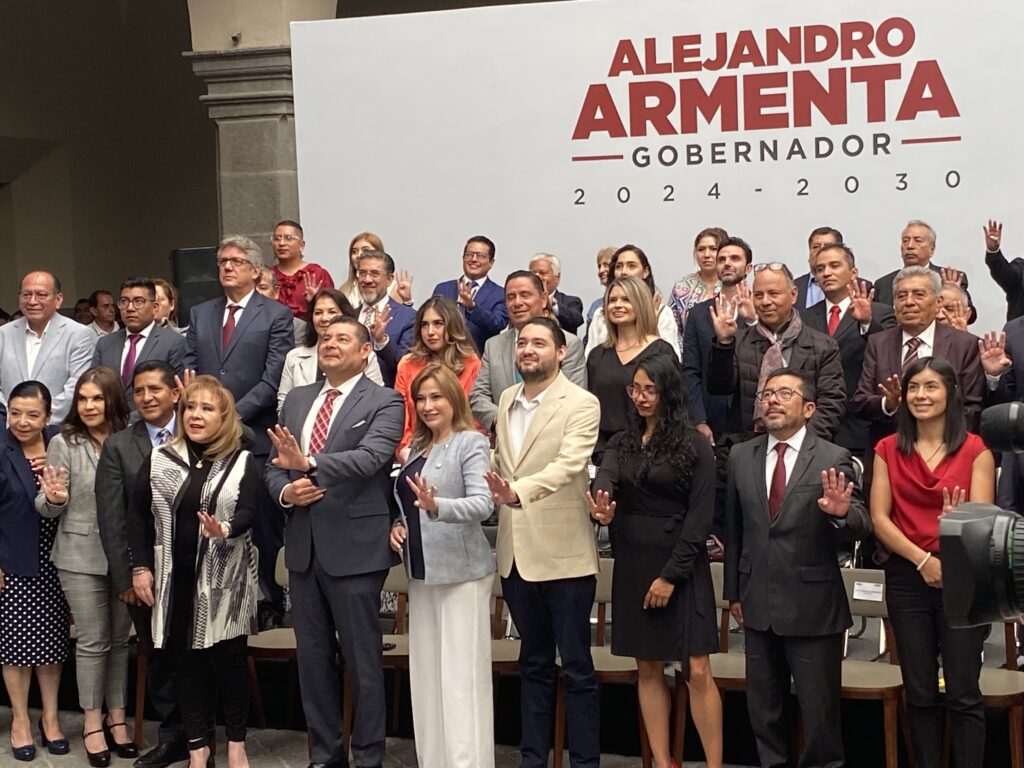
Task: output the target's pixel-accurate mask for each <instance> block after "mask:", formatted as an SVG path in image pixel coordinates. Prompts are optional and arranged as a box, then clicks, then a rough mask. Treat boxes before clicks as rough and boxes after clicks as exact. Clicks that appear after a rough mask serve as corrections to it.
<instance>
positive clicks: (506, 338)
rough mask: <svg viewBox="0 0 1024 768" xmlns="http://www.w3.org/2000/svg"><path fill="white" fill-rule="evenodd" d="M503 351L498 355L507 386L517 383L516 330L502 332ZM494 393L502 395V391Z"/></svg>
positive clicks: (503, 379)
mask: <svg viewBox="0 0 1024 768" xmlns="http://www.w3.org/2000/svg"><path fill="white" fill-rule="evenodd" d="M501 345H502V346H501V349H500V350H499V351H500V352H501V354H500V355H498V365H499V366H501V381H502V382H504V383H505V386H506V387H510V386H512V385H513V384H515V383H516V342H515V331H514V330H509V331H505V332H504V333H502V334H501ZM491 394H492V395H498V396H500V395H501V392H492V393H491Z"/></svg>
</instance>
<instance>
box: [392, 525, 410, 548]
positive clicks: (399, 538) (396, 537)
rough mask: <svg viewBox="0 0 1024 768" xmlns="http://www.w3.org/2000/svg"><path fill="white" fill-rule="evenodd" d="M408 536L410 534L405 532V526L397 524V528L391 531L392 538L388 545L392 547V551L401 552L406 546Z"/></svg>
mask: <svg viewBox="0 0 1024 768" xmlns="http://www.w3.org/2000/svg"><path fill="white" fill-rule="evenodd" d="M408 536H409V532H408V531H407V530H405V526H404V525H402V524H401V523H395V526H394V527H393V528H392V529H391V536H390V537H389V538H388V545H389V546H390V547H391V551H392V552H401V551H402V545H403V544H405V540H406V538H408Z"/></svg>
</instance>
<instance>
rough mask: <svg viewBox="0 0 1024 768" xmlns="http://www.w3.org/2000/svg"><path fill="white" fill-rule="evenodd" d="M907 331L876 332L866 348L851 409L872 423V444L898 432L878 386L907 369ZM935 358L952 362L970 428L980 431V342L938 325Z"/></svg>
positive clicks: (870, 439) (900, 329)
mask: <svg viewBox="0 0 1024 768" xmlns="http://www.w3.org/2000/svg"><path fill="white" fill-rule="evenodd" d="M903 353H904V349H903V329H902V328H900V327H899V326H898V325H897V326H896V327H894V328H888V329H886V330H884V331H879V332H878V333H874V334H872V335H871V337H870V338H869V339H868V343H867V346H866V347H865V349H864V367H863V370H862V371H861V375H860V381H859V382H858V383H857V389H856V390H855V391H854V393H853V397H852V398H851V400H850V408H851V409H852V410H853V411H854V413H856V414H857V415H858V416H860V417H861V418H864V419H867V420H868V421H870V422H871V426H870V428H869V430H868V445H869V447H870V448H872V449H874V447H875V444H876V443H877V442H878V441H879V440H881V439H882V438H883V437H885V436H886V435H891V434H892V433H893V432H895V431H896V419H895V418H893V417H892V416H886V415H885V413H883V412H882V396H881V395H880V394H879V392H878V385H879V384H881V383H882V381H884V380H885V379H887V378H889V377H890V376H892V375H893V374H898V373H900V371H901V370H902V369H903ZM932 355H933V356H934V357H942V358H945V359H946V360H948V361H949V362H950V363H951V364H952V366H953V368H954V370H956V372H957V373H958V374H959V376H960V387H961V393H962V395H963V401H964V413H965V414H966V416H967V429H968V431H970V432H977V431H978V415H979V414H980V413H981V401H982V394H983V391H984V389H985V372H984V371H983V370H982V368H981V358H980V356H979V354H978V339H977V337H976V336H973V335H971V334H969V333H967V332H966V331H960V330H957V329H956V328H950V327H949V326H948V325H940V324H938V323H936V324H935V347H934V349H933V350H932Z"/></svg>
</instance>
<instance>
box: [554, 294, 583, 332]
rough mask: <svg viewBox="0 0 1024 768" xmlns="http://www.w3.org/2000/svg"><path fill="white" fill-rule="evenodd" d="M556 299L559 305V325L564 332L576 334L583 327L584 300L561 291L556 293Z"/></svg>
mask: <svg viewBox="0 0 1024 768" xmlns="http://www.w3.org/2000/svg"><path fill="white" fill-rule="evenodd" d="M554 298H555V302H556V303H557V304H558V324H559V325H560V326H562V330H564V331H568V332H569V333H576V331H577V330H578V329H579V327H580V326H581V325H583V300H582V299H581V298H580V297H579V296H570V295H569V294H567V293H562V292H561V291H555V294H554Z"/></svg>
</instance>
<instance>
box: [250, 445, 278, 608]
mask: <svg viewBox="0 0 1024 768" xmlns="http://www.w3.org/2000/svg"><path fill="white" fill-rule="evenodd" d="M268 458H269V457H268V456H253V459H254V461H255V462H256V472H257V473H258V475H259V477H261V478H262V477H263V471H264V469H265V467H266V464H267V459H268ZM252 541H253V544H255V545H256V551H257V552H259V555H260V562H259V576H260V596H261V602H262V603H266V604H267V605H268V606H269V609H270V610H271V611H272V612H273V613H275V614H277V615H278V616H283V615H284V590H283V589H282V588H281V586H280V585H279V584H278V583H277V581H276V580H275V579H274V571H275V570H276V568H277V553H278V552H279V551H280V549H281V547H283V546H284V513H283V512H282V511H281V508H280V507H279V506H278V505H277V502H275V501H274V500H273V499H272V498H271V497H270V492H269V491H268V490H267V485H266V483H262V482H261V483H260V484H259V493H258V495H257V496H256V514H255V515H254V516H253V520H252Z"/></svg>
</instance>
